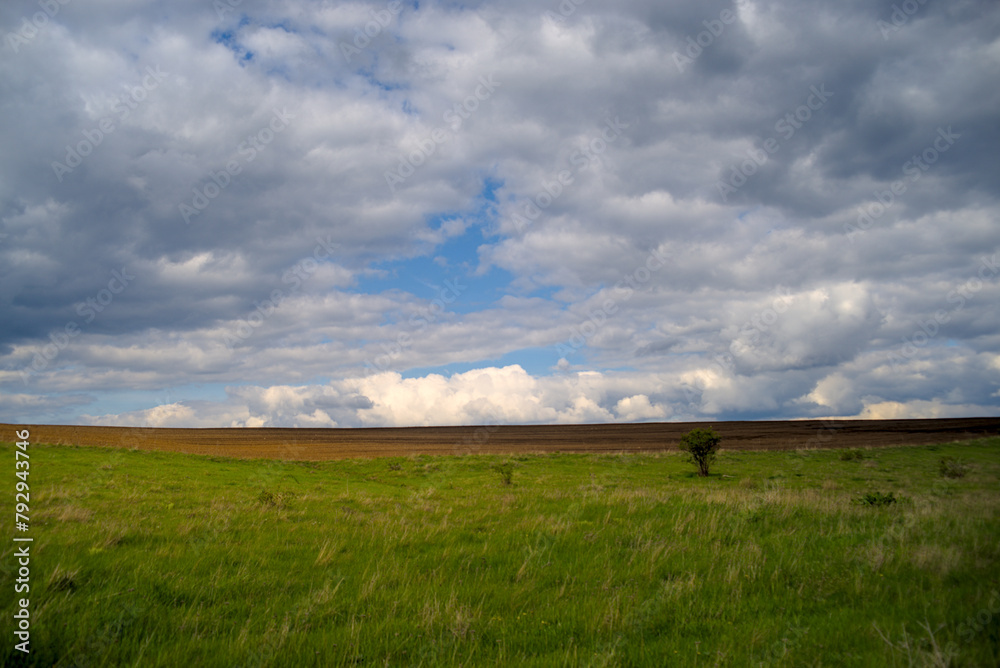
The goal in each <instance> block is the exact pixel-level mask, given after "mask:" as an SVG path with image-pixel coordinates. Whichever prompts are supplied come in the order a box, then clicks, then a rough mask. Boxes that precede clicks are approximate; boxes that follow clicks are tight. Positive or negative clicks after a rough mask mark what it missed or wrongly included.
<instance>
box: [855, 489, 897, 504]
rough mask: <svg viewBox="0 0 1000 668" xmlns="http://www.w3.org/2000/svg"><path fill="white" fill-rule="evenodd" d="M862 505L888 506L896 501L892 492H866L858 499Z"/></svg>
mask: <svg viewBox="0 0 1000 668" xmlns="http://www.w3.org/2000/svg"><path fill="white" fill-rule="evenodd" d="M859 501H860V503H861V505H862V506H868V507H870V508H880V507H882V506H889V505H892V504H893V503H896V497H894V496H893V495H892V492H889V493H888V494H883V493H882V492H868V493H867V494H865V495H864V496H862V497H861V499H859Z"/></svg>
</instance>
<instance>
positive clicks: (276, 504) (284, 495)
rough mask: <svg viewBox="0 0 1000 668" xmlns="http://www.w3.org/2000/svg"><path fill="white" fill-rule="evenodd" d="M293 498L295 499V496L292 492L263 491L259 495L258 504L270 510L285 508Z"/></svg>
mask: <svg viewBox="0 0 1000 668" xmlns="http://www.w3.org/2000/svg"><path fill="white" fill-rule="evenodd" d="M293 498H295V494H294V493H292V492H277V493H275V492H270V491H268V490H266V489H262V490H260V494H258V495H257V502H258V503H259V504H261V505H262V506H267V507H268V508H285V507H286V506H287V505H288V502H289V501H290V500H291V499H293Z"/></svg>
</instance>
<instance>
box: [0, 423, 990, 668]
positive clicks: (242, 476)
mask: <svg viewBox="0 0 1000 668" xmlns="http://www.w3.org/2000/svg"><path fill="white" fill-rule="evenodd" d="M723 447H725V443H723ZM0 451H2V453H3V458H4V459H3V460H4V461H6V462H8V463H9V468H10V470H11V473H10V474H9V476H8V486H9V491H8V492H5V494H6V496H7V498H8V499H9V500H10V502H11V504H10V506H8V508H9V509H10V512H6V513H4V514H3V527H4V532H5V535H7V536H14V535H16V533H17V532H15V528H14V517H13V515H14V513H13V496H14V483H15V482H17V479H16V478H14V476H13V471H14V461H15V455H14V446H13V445H12V444H10V443H7V444H3V445H2V446H0ZM29 452H30V456H31V459H30V463H31V468H30V479H29V483H30V486H31V503H30V509H31V510H30V513H29V515H30V517H31V530H30V532H29V534H28V535H30V536H33V537H34V543H33V544H32V548H31V551H32V560H31V592H30V594H29V595H27V596H28V597H29V598H30V601H31V604H30V610H31V650H32V651H31V653H30V655H24V654H23V653H21V652H18V651H15V650H14V648H13V645H14V643H15V642H16V640H15V639H13V636H12V635H11V634H10V633H7V634H6V638H7V640H6V642H5V643H4V645H3V647H2V649H0V656H2V657H3V665H5V666H22V665H24V666H28V665H30V666H59V667H66V668H69V667H75V668H85V667H86V668H97V667H101V666H142V667H152V666H170V667H171V668H176V667H183V668H194V667H196V666H245V667H257V666H407V665H415V666H416V665H419V666H458V665H462V666H475V665H483V666H491V665H512V666H716V665H718V666H758V665H763V666H878V667H884V666H925V665H926V666H998V665H1000V439H985V440H979V441H972V442H967V443H951V444H942V445H937V446H920V447H907V448H883V449H873V450H863V451H858V452H857V453H855V454H856V455H857V456H851V457H850V458H847V457H848V455H847V454H846V453H845V452H844V451H838V450H804V451H790V452H725V451H724V452H722V453H720V455H719V457H718V459H717V461H716V462H715V464H714V466H713V468H712V475H711V476H709V477H708V478H699V477H697V476H696V475H695V467H694V466H693V465H692V464H691V463H689V462H688V461H687V460H686V459H685V456H684V455H683V454H682V453H665V454H658V455H579V454H551V455H525V456H511V457H502V456H478V455H472V456H465V457H423V456H421V457H407V458H389V459H376V460H344V461H329V462H319V463H302V462H299V463H285V462H275V461H243V460H228V459H221V458H213V457H200V456H190V455H181V454H169V453H155V452H140V451H135V450H112V449H103V448H77V447H68V446H46V445H34V444H33V445H31V446H30V448H29ZM858 457H860V458H858ZM943 458H947V459H951V460H954V461H952V463H951V467H952V470H953V471H955V470H957V473H955V475H958V474H961V473H963V472H964V475H962V476H961V477H947V476H946V475H944V474H943V473H942V472H941V470H940V461H941V460H942V459H943ZM502 462H509V463H511V464H512V465H513V475H512V482H513V484H511V485H505V484H503V482H502V478H501V475H500V474H499V473H498V472H497V470H495V469H494V466H495V465H497V464H498V463H502ZM872 492H881V493H883V494H889V493H891V494H892V495H893V498H895V499H896V502H895V503H890V504H888V505H884V506H869V505H864V504H863V503H861V502H859V499H860V498H861V497H863V496H864V495H865V494H866V493H872ZM14 549H15V548H14V543H12V542H10V541H9V539H8V541H7V542H6V544H5V545H4V546H3V547H2V555H0V570H2V572H3V580H4V583H5V585H4V586H5V587H8V588H7V591H8V595H7V596H6V597H5V598H4V599H3V602H4V608H3V615H4V619H6V620H7V621H6V622H5V624H6V627H7V628H8V629H11V628H12V627H13V624H12V620H13V617H12V615H13V613H14V611H15V598H20V597H22V596H25V595H14V594H13V593H12V592H13V581H14V578H15V577H16V571H17V562H16V558H15V556H14Z"/></svg>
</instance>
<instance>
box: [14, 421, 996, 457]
mask: <svg viewBox="0 0 1000 668" xmlns="http://www.w3.org/2000/svg"><path fill="white" fill-rule="evenodd" d="M695 427H710V428H712V429H714V430H715V431H716V432H718V433H719V434H720V435H721V436H722V448H723V449H726V450H792V449H799V448H868V447H881V446H888V445H920V444H927V443H944V442H948V441H960V440H968V439H974V438H982V437H984V436H1000V419H998V418H955V419H940V420H836V421H819V420H801V421H783V422H778V421H774V422H669V423H662V422H661V423H645V424H596V425H558V426H549V425H546V426H505V427H408V428H392V429H390V428H369V429H156V428H138V427H76V426H51V425H4V424H0V441H7V442H10V441H13V440H15V436H14V432H15V431H18V430H23V429H28V430H29V431H30V439H29V440H30V441H31V442H32V443H59V444H68V445H82V446H104V447H120V448H138V449H140V450H166V451H171V452H187V453H192V454H200V455H217V456H222V457H239V458H262V459H288V460H326V459H344V458H348V457H388V456H406V455H416V454H425V455H451V454H469V453H490V454H507V453H524V452H656V451H663V450H671V449H676V447H677V443H678V441H679V440H680V437H681V435H682V434H684V433H685V432H687V431H689V430H691V429H693V428H695Z"/></svg>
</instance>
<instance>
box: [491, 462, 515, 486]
mask: <svg viewBox="0 0 1000 668" xmlns="http://www.w3.org/2000/svg"><path fill="white" fill-rule="evenodd" d="M490 468H492V469H493V470H494V471H496V472H497V473H499V474H500V482H501V483H503V484H504V485H512V484H514V464H513V463H511V462H498V463H496V464H494V465H493V466H491V467H490Z"/></svg>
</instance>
